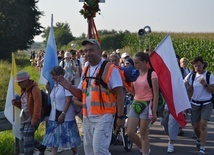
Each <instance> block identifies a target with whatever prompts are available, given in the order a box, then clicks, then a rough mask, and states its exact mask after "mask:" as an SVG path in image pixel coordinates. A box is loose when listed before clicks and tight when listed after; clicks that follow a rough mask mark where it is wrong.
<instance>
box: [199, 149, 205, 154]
mask: <svg viewBox="0 0 214 155" xmlns="http://www.w3.org/2000/svg"><path fill="white" fill-rule="evenodd" d="M205 154H206V153H205V150H203V149H200V151H199V152H198V155H205Z"/></svg>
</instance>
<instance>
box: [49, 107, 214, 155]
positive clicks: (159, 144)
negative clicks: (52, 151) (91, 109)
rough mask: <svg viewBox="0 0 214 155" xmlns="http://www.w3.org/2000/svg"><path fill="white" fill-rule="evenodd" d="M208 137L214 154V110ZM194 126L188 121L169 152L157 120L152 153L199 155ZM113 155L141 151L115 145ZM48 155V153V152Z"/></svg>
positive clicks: (67, 153) (209, 150)
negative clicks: (128, 150) (127, 149)
mask: <svg viewBox="0 0 214 155" xmlns="http://www.w3.org/2000/svg"><path fill="white" fill-rule="evenodd" d="M208 128H209V130H208V138H207V146H206V152H207V155H214V110H213V115H212V118H211V121H210V122H209V124H208ZM192 134H193V132H192V127H191V125H190V123H189V122H188V124H187V126H186V127H185V129H184V136H179V137H178V140H177V141H176V144H175V152H174V153H167V152H166V149H167V143H168V137H167V135H164V132H163V129H162V127H161V126H160V121H157V122H156V123H155V124H154V125H152V126H151V128H150V135H149V137H150V143H151V146H150V147H151V153H150V155H169V154H172V155H197V150H196V148H195V139H194V138H192ZM110 152H111V153H112V155H138V154H139V151H138V149H137V147H136V146H135V145H133V148H132V150H131V151H130V152H126V151H125V149H124V148H123V146H122V145H114V146H111V147H110ZM71 154H72V153H71V152H70V151H63V152H61V153H59V155H71ZM79 154H80V155H84V151H83V148H82V147H80V148H79ZM47 155H48V153H47Z"/></svg>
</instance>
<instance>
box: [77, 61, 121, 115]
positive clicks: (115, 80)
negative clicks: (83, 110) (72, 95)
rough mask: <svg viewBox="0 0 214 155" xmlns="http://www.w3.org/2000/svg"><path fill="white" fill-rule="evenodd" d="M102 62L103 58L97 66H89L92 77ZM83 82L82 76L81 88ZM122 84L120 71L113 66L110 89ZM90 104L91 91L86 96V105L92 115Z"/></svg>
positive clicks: (109, 83) (80, 87)
mask: <svg viewBox="0 0 214 155" xmlns="http://www.w3.org/2000/svg"><path fill="white" fill-rule="evenodd" d="M102 62H103V60H101V62H100V63H99V64H98V65H96V66H89V69H88V71H90V77H93V76H95V72H96V71H95V70H96V69H97V70H99V68H100V66H101V64H102ZM82 82H83V81H82V78H81V81H80V84H79V86H78V88H79V89H82ZM93 82H94V79H92V80H91V83H93ZM120 86H123V82H122V79H121V76H120V73H119V71H118V69H117V68H113V70H112V73H111V76H110V79H109V82H108V88H109V89H114V88H116V87H120ZM88 89H90V86H89V88H88ZM90 106H91V94H90V91H89V95H88V96H87V97H86V107H88V108H87V111H88V116H92V115H91V114H90Z"/></svg>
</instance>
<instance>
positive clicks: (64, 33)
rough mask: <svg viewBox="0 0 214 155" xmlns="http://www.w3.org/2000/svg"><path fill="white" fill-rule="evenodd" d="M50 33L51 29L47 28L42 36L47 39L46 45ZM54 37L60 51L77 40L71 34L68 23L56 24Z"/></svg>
mask: <svg viewBox="0 0 214 155" xmlns="http://www.w3.org/2000/svg"><path fill="white" fill-rule="evenodd" d="M49 31H50V27H47V28H46V29H45V30H44V33H43V35H42V37H43V38H45V39H46V40H45V41H44V44H45V45H46V44H47V41H48V35H49ZM54 35H55V40H56V44H57V48H58V49H61V48H62V47H63V46H64V45H67V44H68V43H69V42H71V41H72V40H74V39H75V38H74V37H73V35H72V33H71V30H70V26H69V24H68V23H59V22H58V23H56V26H55V27H54Z"/></svg>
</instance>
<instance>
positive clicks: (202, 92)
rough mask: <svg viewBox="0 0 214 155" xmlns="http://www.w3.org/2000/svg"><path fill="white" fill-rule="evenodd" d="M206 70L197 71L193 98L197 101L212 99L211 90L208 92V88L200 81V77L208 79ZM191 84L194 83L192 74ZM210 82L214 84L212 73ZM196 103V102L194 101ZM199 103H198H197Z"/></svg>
mask: <svg viewBox="0 0 214 155" xmlns="http://www.w3.org/2000/svg"><path fill="white" fill-rule="evenodd" d="M206 73H207V71H206V72H204V73H203V74H198V73H196V75H195V79H194V82H193V89H194V91H193V95H192V99H193V100H195V101H206V100H210V99H211V97H212V94H211V93H210V92H208V91H207V90H206V88H205V87H204V86H203V85H202V84H201V83H199V79H201V78H203V79H204V80H205V81H206ZM189 84H190V85H192V76H191V77H190V79H189ZM209 84H211V85H212V84H214V76H213V75H212V74H211V75H210V81H209ZM192 104H194V102H193V103H192ZM195 105H198V104H195Z"/></svg>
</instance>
